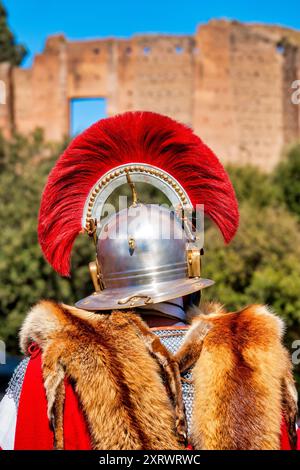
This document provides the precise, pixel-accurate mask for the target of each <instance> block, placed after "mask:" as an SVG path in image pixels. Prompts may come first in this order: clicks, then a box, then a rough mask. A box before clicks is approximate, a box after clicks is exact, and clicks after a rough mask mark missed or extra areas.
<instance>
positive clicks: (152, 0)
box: [2, 0, 300, 131]
mask: <svg viewBox="0 0 300 470" xmlns="http://www.w3.org/2000/svg"><path fill="white" fill-rule="evenodd" d="M2 1H3V3H4V5H5V6H6V8H7V10H8V13H9V25H10V27H11V29H12V30H13V32H14V33H15V34H16V36H17V40H18V41H19V42H23V43H24V44H25V45H26V46H27V48H28V49H29V54H28V56H27V58H26V60H25V62H24V64H23V66H25V67H26V66H29V65H30V64H31V62H32V58H33V56H34V54H36V53H38V52H41V51H42V50H43V47H44V43H45V38H46V37H47V36H49V35H50V34H55V33H61V32H63V33H64V34H65V35H66V37H68V38H69V39H80V38H93V37H109V36H118V37H127V36H131V35H132V34H135V33H142V32H160V33H174V34H180V33H183V34H184V33H187V34H189V33H193V32H195V29H196V26H197V24H199V23H204V22H207V21H208V20H209V19H212V18H230V19H237V20H240V21H250V22H265V23H275V24H281V25H285V26H290V27H293V28H297V29H300V6H299V0H289V2H287V3H284V2H279V1H278V0H273V1H271V0H268V1H256V0H253V1H251V2H243V1H242V0H240V1H237V0H231V1H230V0H228V1H226V0H225V1H224V0H223V1H220V0H214V1H200V0H198V1H197V0H183V1H177V0H173V1H171V0H147V1H144V0H123V1H121V0H115V1H111V2H110V1H108V0H105V1H103V0H84V1H79V0H60V1H59V0H50V1H44V2H43V1H41V0H40V1H38V0H2ZM94 104H95V103H93V102H92V101H90V102H82V104H80V103H78V104H76V105H74V106H76V108H77V110H79V115H86V113H88V109H89V108H90V109H92V107H93V106H94ZM80 106H83V109H82V112H80ZM93 109H94V108H93ZM101 109H102V111H101V112H104V111H103V109H104V108H103V104H102V105H101ZM90 112H91V111H90ZM96 113H97V112H96ZM76 114H77V111H76ZM84 124H86V122H84ZM82 125H83V124H82V123H81V122H80V123H78V125H77V124H76V123H75V124H74V125H73V127H74V130H76V131H77V130H80V129H81V127H82Z"/></svg>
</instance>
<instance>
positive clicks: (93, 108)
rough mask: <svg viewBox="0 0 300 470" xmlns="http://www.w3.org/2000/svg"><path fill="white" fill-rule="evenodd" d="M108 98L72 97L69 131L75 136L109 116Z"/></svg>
mask: <svg viewBox="0 0 300 470" xmlns="http://www.w3.org/2000/svg"><path fill="white" fill-rule="evenodd" d="M106 102H107V100H106V98H99V97H96V98H92V97H91V98H72V99H71V100H70V117H69V122H70V125H69V133H70V135H71V136H72V137H73V136H75V135H77V134H79V133H80V132H82V131H84V130H85V129H86V128H87V127H89V126H90V125H91V124H93V123H94V122H96V121H99V119H103V118H105V117H106V116H107V111H106V110H107V103H106Z"/></svg>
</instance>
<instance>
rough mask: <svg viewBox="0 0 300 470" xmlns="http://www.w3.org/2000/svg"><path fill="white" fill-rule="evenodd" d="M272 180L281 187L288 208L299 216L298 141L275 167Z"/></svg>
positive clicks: (299, 173)
mask: <svg viewBox="0 0 300 470" xmlns="http://www.w3.org/2000/svg"><path fill="white" fill-rule="evenodd" d="M274 182H275V184H276V185H277V186H278V187H279V188H280V189H281V191H282V194H283V199H284V202H285V204H286V206H287V207H288V209H289V210H290V211H291V212H294V213H295V214H297V215H298V217H300V143H298V144H296V145H294V146H293V147H292V148H291V149H290V151H289V152H288V153H287V155H286V157H285V158H284V159H283V161H282V162H281V163H280V164H279V165H278V167H277V168H276V169H275V172H274Z"/></svg>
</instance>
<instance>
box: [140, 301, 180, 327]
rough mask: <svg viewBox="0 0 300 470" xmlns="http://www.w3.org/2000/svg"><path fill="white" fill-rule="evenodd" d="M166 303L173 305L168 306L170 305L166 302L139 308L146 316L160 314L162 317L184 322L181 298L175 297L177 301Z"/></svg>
mask: <svg viewBox="0 0 300 470" xmlns="http://www.w3.org/2000/svg"><path fill="white" fill-rule="evenodd" d="M168 302H170V303H171V304H174V305H170V303H167V302H160V303H157V304H151V306H149V305H145V306H142V307H139V308H140V309H143V310H145V314H146V315H147V314H149V315H153V313H157V314H160V315H161V316H162V317H163V316H165V317H171V318H178V319H179V320H181V321H183V322H184V321H185V320H186V315H185V312H184V310H182V308H183V298H182V297H177V299H172V300H168ZM180 307H181V308H180Z"/></svg>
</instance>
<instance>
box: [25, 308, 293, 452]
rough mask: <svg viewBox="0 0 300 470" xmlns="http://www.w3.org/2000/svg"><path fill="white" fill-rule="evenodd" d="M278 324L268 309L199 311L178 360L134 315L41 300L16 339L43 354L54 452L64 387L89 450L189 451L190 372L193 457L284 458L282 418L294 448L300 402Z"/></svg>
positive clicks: (60, 442)
mask: <svg viewBox="0 0 300 470" xmlns="http://www.w3.org/2000/svg"><path fill="white" fill-rule="evenodd" d="M283 330H284V328H283V323H282V321H281V320H280V319H279V318H278V317H277V316H275V315H274V314H272V313H271V312H270V311H269V310H268V309H267V308H266V307H264V306H261V305H252V306H249V307H247V308H245V309H243V310H241V311H238V312H226V311H225V310H224V309H223V308H222V307H221V306H220V305H218V304H209V305H208V306H206V308H205V309H204V310H199V309H194V311H193V318H192V321H191V326H190V327H189V329H188V330H187V333H186V336H185V340H184V342H183V344H182V346H181V348H180V350H179V351H178V352H177V353H176V355H172V354H171V353H169V352H168V351H167V350H166V349H165V347H164V346H163V345H162V344H161V342H160V340H159V338H158V336H156V335H155V334H154V333H153V331H151V330H150V329H149V328H148V326H147V325H146V324H145V323H144V322H143V321H142V320H141V318H140V317H139V316H138V314H137V313H134V312H132V311H114V312H112V313H110V314H95V313H92V312H86V311H83V310H79V309H76V308H73V307H70V306H67V305H63V304H58V303H55V302H50V301H42V302H40V303H39V304H38V305H36V306H35V307H34V308H33V309H32V310H31V312H29V314H28V316H27V318H26V319H25V322H24V324H23V327H22V329H21V333H20V342H21V348H22V350H23V351H24V352H26V351H27V348H28V346H29V345H30V344H31V343H32V342H35V343H37V344H38V345H39V347H40V348H41V350H42V374H43V381H44V387H45V390H46V396H47V403H48V417H49V420H50V421H51V423H52V426H53V430H54V436H55V448H57V449H63V448H64V430H63V409H64V399H65V395H64V390H65V388H64V381H65V379H68V380H69V381H70V383H72V385H73V387H74V391H75V393H76V395H77V397H78V400H79V403H80V406H81V408H82V410H83V413H84V416H85V419H86V422H87V425H88V429H89V433H90V438H91V445H92V448H93V449H128V450H131V449H148V450H153V449H159V450H164V449H183V448H184V447H185V445H186V439H187V435H186V421H185V414H184V407H183V399H182V390H181V374H182V373H183V372H184V371H186V370H188V369H191V370H192V377H193V383H194V407H193V416H192V425H191V433H190V436H189V443H190V444H191V445H192V446H193V448H194V449H196V450H200V449H258V450H259V449H279V448H280V425H281V419H282V416H284V418H285V420H286V423H287V427H288V430H289V435H290V441H291V445H292V446H293V445H295V441H296V435H295V420H296V414H297V405H296V403H297V394H296V389H295V385H294V381H293V378H292V372H291V362H290V359H289V356H288V353H287V351H286V350H285V348H284V347H283V345H282V335H283Z"/></svg>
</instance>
